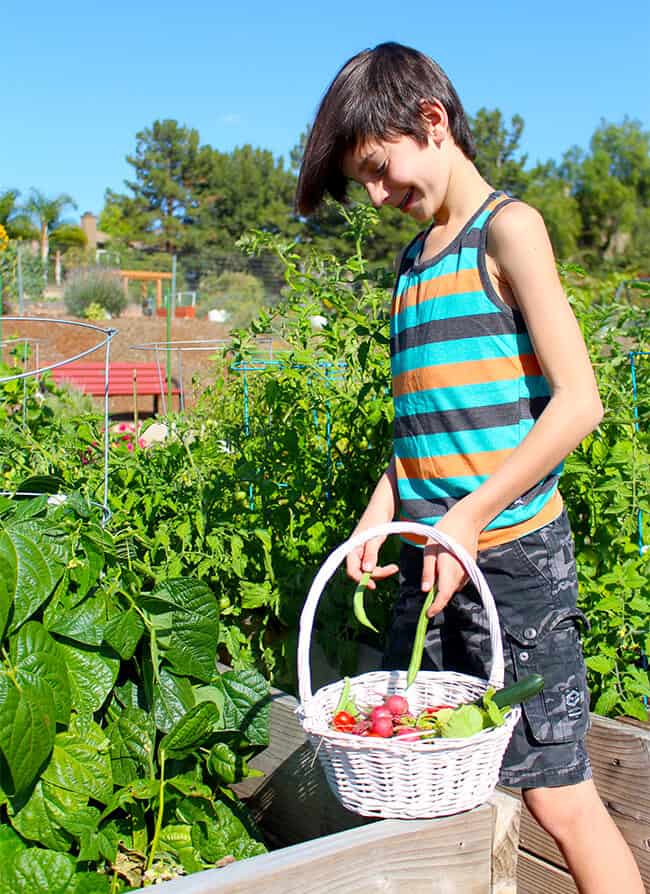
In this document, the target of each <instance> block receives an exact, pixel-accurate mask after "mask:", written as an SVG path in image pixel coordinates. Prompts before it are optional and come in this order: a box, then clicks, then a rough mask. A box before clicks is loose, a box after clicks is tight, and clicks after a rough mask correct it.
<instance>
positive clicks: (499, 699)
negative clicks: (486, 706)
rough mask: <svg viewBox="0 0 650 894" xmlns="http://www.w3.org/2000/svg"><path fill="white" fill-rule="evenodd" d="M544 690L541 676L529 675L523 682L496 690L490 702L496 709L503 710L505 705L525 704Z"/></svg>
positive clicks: (519, 681)
mask: <svg viewBox="0 0 650 894" xmlns="http://www.w3.org/2000/svg"><path fill="white" fill-rule="evenodd" d="M543 688H544V677H542V675H541V674H530V675H529V676H528V677H524V679H523V680H518V681H517V682H516V683H513V684H512V686H506V687H505V688H504V689H498V690H497V691H496V692H495V693H494V695H493V696H492V701H493V702H494V704H495V705H496V706H497V708H504V707H505V706H506V705H518V704H519V703H520V702H525V701H527V700H528V699H529V698H532V697H533V696H534V695H537V693H538V692H541V691H542V689H543Z"/></svg>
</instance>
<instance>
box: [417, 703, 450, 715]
mask: <svg viewBox="0 0 650 894" xmlns="http://www.w3.org/2000/svg"><path fill="white" fill-rule="evenodd" d="M453 707H454V706H453V705H435V707H433V708H425V709H424V710H425V711H426V713H427V714H437V713H438V711H442V710H443V709H444V708H451V709H452V710H453Z"/></svg>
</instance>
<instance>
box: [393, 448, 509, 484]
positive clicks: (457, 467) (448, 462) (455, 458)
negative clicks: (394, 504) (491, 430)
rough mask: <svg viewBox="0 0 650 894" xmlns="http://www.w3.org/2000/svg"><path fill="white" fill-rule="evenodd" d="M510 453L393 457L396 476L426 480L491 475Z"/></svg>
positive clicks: (505, 451)
mask: <svg viewBox="0 0 650 894" xmlns="http://www.w3.org/2000/svg"><path fill="white" fill-rule="evenodd" d="M511 453H512V448H509V449H507V450H485V451H481V452H480V453H465V454H458V453H450V454H447V455H446V456H422V457H410V456H407V457H399V456H397V457H395V469H396V471H397V477H398V478H415V479H421V480H423V481H427V480H429V479H432V478H458V477H460V476H461V475H492V473H493V472H495V471H496V470H497V469H498V468H499V467H500V466H502V465H503V463H504V462H505V460H506V459H507V458H508V457H509V456H510V454H511Z"/></svg>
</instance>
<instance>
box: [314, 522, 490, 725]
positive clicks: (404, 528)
mask: <svg viewBox="0 0 650 894" xmlns="http://www.w3.org/2000/svg"><path fill="white" fill-rule="evenodd" d="M388 534H419V535H420V536H423V537H426V538H427V539H428V540H433V541H434V542H435V543H438V544H440V546H442V547H444V549H446V550H448V551H449V552H450V553H452V555H454V556H455V557H456V558H457V559H458V561H459V562H460V563H461V564H462V565H463V567H464V568H465V571H466V572H467V575H468V576H469V579H470V580H471V581H472V583H473V584H474V586H475V587H476V589H477V590H478V593H479V595H480V597H481V601H482V602H483V607H484V608H485V611H486V612H487V617H488V625H489V631H490V648H491V652H492V667H491V669H490V678H489V680H488V685H489V686H493V687H494V688H495V689H500V688H501V687H502V686H503V644H502V642H501V628H500V626H499V617H498V615H497V610H496V606H495V604H494V598H493V596H492V593H491V592H490V588H489V587H488V585H487V581H486V580H485V577H484V576H483V573H482V572H481V570H480V569H479V567H478V565H477V564H476V562H475V561H474V560H473V559H472V557H471V556H470V554H469V553H468V552H467V550H466V549H465V548H464V547H463V546H461V545H460V544H459V543H456V541H455V540H452V538H451V537H448V536H447V535H446V534H444V533H443V532H442V531H438V530H437V529H436V528H434V527H431V525H423V524H419V523H418V522H387V523H386V524H383V525H377V526H376V527H374V528H368V529H367V530H365V531H361V532H360V533H359V534H354V535H353V536H352V537H350V538H349V539H348V540H346V541H345V543H342V544H341V545H340V546H338V547H337V548H336V549H335V550H334V551H333V552H332V553H330V555H329V556H328V557H327V559H326V560H325V561H324V562H323V564H322V565H321V567H320V569H319V571H318V573H317V575H316V577H315V578H314V580H313V582H312V585H311V587H310V589H309V593H308V594H307V599H306V600H305V604H304V606H303V609H302V613H301V615H300V628H299V633H298V692H299V695H300V701H301V703H302V705H303V708H304V707H306V705H307V703H308V702H309V701H310V700H311V699H312V697H313V694H312V691H311V670H310V667H309V648H310V645H311V634H312V627H313V624H314V616H315V614H316V608H317V606H318V601H319V599H320V597H321V595H322V593H323V590H324V589H325V585H326V584H327V582H328V581H329V579H330V578H331V577H332V575H333V574H334V572H335V571H336V569H337V568H338V567H339V565H340V564H341V562H342V561H343V560H344V559H345V557H346V556H347V555H348V553H350V552H352V550H353V549H356V547H358V546H362V545H363V544H364V543H366V541H368V540H372V539H373V537H385V536H386V535H388Z"/></svg>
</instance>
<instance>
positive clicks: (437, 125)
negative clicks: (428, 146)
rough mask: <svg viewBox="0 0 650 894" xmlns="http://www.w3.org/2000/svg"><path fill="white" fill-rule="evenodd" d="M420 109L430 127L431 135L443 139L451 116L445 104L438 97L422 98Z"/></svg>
mask: <svg viewBox="0 0 650 894" xmlns="http://www.w3.org/2000/svg"><path fill="white" fill-rule="evenodd" d="M420 110H421V112H422V117H423V118H424V119H425V121H426V122H427V124H428V126H429V128H430V131H431V136H432V137H433V138H434V139H441V138H442V137H443V136H444V135H445V134H446V133H447V130H448V126H449V117H448V115H447V110H446V109H445V107H444V106H443V104H442V103H441V102H440V101H439V100H437V99H421V100H420Z"/></svg>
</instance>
